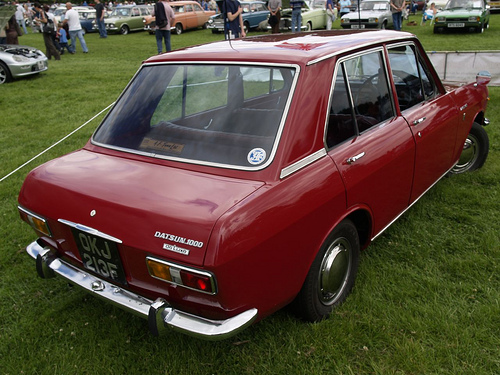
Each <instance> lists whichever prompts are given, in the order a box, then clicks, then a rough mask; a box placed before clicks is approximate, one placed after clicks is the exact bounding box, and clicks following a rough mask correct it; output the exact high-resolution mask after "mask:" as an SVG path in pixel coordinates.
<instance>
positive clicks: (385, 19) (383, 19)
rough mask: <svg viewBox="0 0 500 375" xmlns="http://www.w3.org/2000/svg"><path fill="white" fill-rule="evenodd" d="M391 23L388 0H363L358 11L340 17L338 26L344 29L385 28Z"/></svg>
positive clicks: (390, 25)
mask: <svg viewBox="0 0 500 375" xmlns="http://www.w3.org/2000/svg"><path fill="white" fill-rule="evenodd" d="M392 25H393V22H392V13H391V6H390V2H389V1H388V0H365V1H363V2H362V3H361V5H360V7H359V11H358V10H356V11H353V12H350V13H348V14H346V15H344V16H343V17H342V18H341V19H340V26H342V28H344V29H387V28H388V27H392Z"/></svg>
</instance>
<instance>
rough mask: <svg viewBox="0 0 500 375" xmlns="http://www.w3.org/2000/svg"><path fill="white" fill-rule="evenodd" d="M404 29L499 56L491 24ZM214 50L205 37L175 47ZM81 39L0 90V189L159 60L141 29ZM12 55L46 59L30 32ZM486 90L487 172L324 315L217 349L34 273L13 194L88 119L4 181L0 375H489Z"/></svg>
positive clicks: (492, 113) (417, 211) (440, 203)
mask: <svg viewBox="0 0 500 375" xmlns="http://www.w3.org/2000/svg"><path fill="white" fill-rule="evenodd" d="M415 19H416V20H420V16H419V17H415ZM337 23H338V21H337ZM405 25H406V22H405ZM337 27H338V24H337ZM404 29H405V30H407V31H411V32H414V33H416V34H418V35H419V37H420V38H421V40H422V41H423V44H424V46H425V47H426V49H427V50H429V51H430V50H452V51H455V50H460V51H464V50H488V49H490V50H491V49H494V50H498V49H500V48H499V47H500V43H499V42H498V40H499V37H500V15H493V17H492V25H491V27H490V29H489V30H487V31H486V32H485V33H484V34H482V35H480V34H453V35H434V34H433V33H432V28H431V27H428V26H427V27H420V26H404ZM218 39H222V36H221V35H213V34H211V33H210V31H208V30H200V31H196V32H187V33H185V34H183V35H180V36H175V35H174V36H172V44H173V48H174V49H176V48H180V47H182V46H186V45H192V44H196V43H204V42H208V41H211V40H218ZM86 40H87V44H88V46H89V49H90V53H89V54H87V55H84V54H83V53H81V48H80V47H79V46H78V47H77V51H78V53H77V54H76V55H64V56H62V60H61V61H51V62H50V68H49V70H48V72H46V73H43V74H41V75H40V76H39V77H34V78H29V79H24V80H19V81H16V82H14V83H12V84H6V85H1V86H0V113H1V114H2V121H1V122H0V129H1V131H0V145H1V147H0V159H1V160H2V162H1V163H0V178H2V177H4V176H5V175H7V174H8V173H10V172H11V171H13V170H14V169H16V168H17V167H18V166H20V165H22V164H23V163H24V162H26V161H27V160H29V159H31V158H32V157H33V156H35V155H37V154H38V153H40V152H41V151H42V150H44V149H46V148H47V147H49V146H50V145H52V144H54V143H55V142H57V141H58V140H60V139H61V138H63V137H64V136H65V135H66V134H68V133H70V132H71V131H73V130H74V129H76V128H78V127H79V126H80V125H81V124H83V123H85V122H86V121H87V120H89V119H90V118H91V117H93V116H94V115H95V114H97V113H99V111H101V110H102V109H103V108H105V107H107V106H108V105H109V104H111V103H112V102H113V101H114V100H116V98H117V97H118V95H119V94H120V92H121V91H122V90H123V88H124V87H125V85H126V84H127V82H128V81H129V80H130V78H131V77H132V76H133V75H134V73H135V72H136V70H137V69H138V67H139V65H140V64H141V62H142V61H143V60H144V59H146V58H147V57H149V56H150V55H153V54H155V53H156V44H155V39H154V37H153V36H150V35H148V34H147V33H142V32H141V33H133V34H130V35H127V36H119V35H111V36H109V37H108V38H107V39H105V40H103V39H99V37H98V35H97V34H90V35H87V36H86ZM21 43H22V44H27V45H32V46H36V47H39V48H42V50H44V48H43V40H42V37H41V35H33V34H29V35H25V36H23V37H21ZM490 94H491V101H490V107H489V111H488V113H487V115H488V117H489V118H490V120H491V125H490V126H489V127H488V128H487V131H488V133H489V136H490V155H489V157H488V160H487V161H486V164H485V166H484V167H483V169H481V170H479V171H477V172H474V173H471V174H467V175H461V176H454V177H452V178H446V179H443V180H442V181H441V182H439V183H438V184H437V185H436V186H435V187H433V188H432V189H431V190H430V191H429V193H428V194H427V195H426V196H425V197H423V198H422V199H421V200H420V201H419V202H418V203H417V204H416V205H415V206H414V207H412V208H411V209H410V210H409V211H408V212H407V213H406V214H405V215H403V216H402V218H401V219H400V220H399V221H398V222H396V223H395V224H394V225H393V226H392V227H390V228H389V229H388V230H387V231H386V232H384V234H383V235H382V236H380V237H379V238H378V239H377V240H376V241H375V242H374V243H373V244H372V245H371V246H370V247H369V249H368V250H367V251H365V252H364V253H363V254H362V257H361V264H360V269H359V275H358V279H357V282H356V286H355V288H354V290H353V294H352V295H351V296H350V297H349V298H348V299H347V301H346V303H345V304H344V305H342V306H341V308H339V309H338V310H337V311H336V312H335V313H334V314H333V315H332V317H331V318H330V319H328V320H326V321H323V322H321V323H318V324H309V323H304V322H302V321H299V320H297V319H296V318H295V317H294V316H293V315H292V314H290V313H289V312H288V311H287V310H286V309H285V310H282V311H279V312H278V313H276V314H274V315H272V316H270V317H268V318H266V319H265V320H263V321H261V322H260V323H258V324H256V325H254V326H252V327H250V328H249V329H247V330H245V331H244V332H243V333H241V334H240V335H238V336H237V337H235V338H233V339H230V340H226V341H223V342H215V343H213V342H206V341H200V340H196V339H193V338H190V337H187V336H183V335H180V334H176V333H172V335H170V336H168V337H161V338H155V337H152V336H151V335H150V334H149V333H148V330H147V323H146V321H144V320H142V319H140V318H136V317H134V316H132V315H130V314H129V313H126V312H124V311H122V310H120V309H118V308H115V307H112V306H110V305H109V304H107V303H104V302H102V301H100V300H97V299H95V298H93V297H91V296H89V295H87V294H86V293H84V292H82V291H80V290H79V289H72V288H70V287H68V285H67V284H66V283H65V282H64V281H63V280H61V279H51V280H42V279H40V278H38V277H37V276H36V271H35V265H34V262H33V260H32V259H31V258H29V257H28V256H27V255H26V253H25V251H24V247H25V246H26V245H27V244H28V243H29V242H31V241H32V240H33V239H34V237H35V236H34V233H33V232H32V231H31V230H30V229H29V228H28V226H27V225H26V224H24V223H23V222H21V220H20V219H19V217H18V214H17V207H16V201H17V194H18V192H19V189H20V186H21V184H22V181H23V179H24V177H25V176H26V174H27V173H28V171H29V170H30V169H32V168H34V167H36V166H37V165H39V164H41V163H42V162H44V161H46V160H49V159H52V158H54V157H58V156H60V155H62V154H65V153H67V152H70V151H72V150H74V149H76V148H79V147H81V146H83V145H84V144H85V142H86V141H87V139H88V138H89V137H90V135H91V133H92V132H93V130H94V129H95V128H96V126H97V125H98V122H99V118H97V119H96V120H94V121H92V122H90V123H89V124H88V125H86V126H85V127H83V128H82V129H81V130H80V131H78V132H77V133H75V134H74V135H72V136H71V137H69V138H68V139H67V140H65V141H64V142H62V143H61V144H59V145H57V146H55V147H54V148H52V149H51V150H49V151H48V152H47V153H45V154H44V155H42V156H41V157H40V158H38V159H36V160H35V161H34V162H33V163H31V164H30V165H29V166H27V167H24V168H22V169H21V170H20V171H18V172H16V173H14V174H12V175H11V176H10V177H8V178H6V179H5V180H4V181H2V182H0V210H1V215H2V216H1V218H0V316H1V320H0V374H138V373H145V374H190V375H194V374H364V373H366V374H474V375H476V374H499V373H500V277H499V272H500V270H499V259H500V236H499V233H500V220H499V212H500V183H499V177H500V130H499V126H498V124H499V122H500V112H499V107H498V103H500V88H491V91H490ZM100 117H102V116H100Z"/></svg>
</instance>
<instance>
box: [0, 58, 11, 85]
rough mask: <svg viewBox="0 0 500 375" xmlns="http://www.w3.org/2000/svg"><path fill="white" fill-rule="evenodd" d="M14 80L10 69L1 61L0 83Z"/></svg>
mask: <svg viewBox="0 0 500 375" xmlns="http://www.w3.org/2000/svg"><path fill="white" fill-rule="evenodd" d="M10 81H12V75H11V74H10V70H9V68H8V67H7V65H5V64H4V63H3V62H1V61H0V85H1V84H2V83H7V82H10Z"/></svg>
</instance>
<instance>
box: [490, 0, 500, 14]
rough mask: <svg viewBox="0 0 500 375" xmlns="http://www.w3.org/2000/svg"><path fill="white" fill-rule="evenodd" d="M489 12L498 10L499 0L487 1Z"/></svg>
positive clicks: (499, 8)
mask: <svg viewBox="0 0 500 375" xmlns="http://www.w3.org/2000/svg"><path fill="white" fill-rule="evenodd" d="M488 5H489V6H490V10H491V12H497V11H499V10H500V0H490V1H489V2H488Z"/></svg>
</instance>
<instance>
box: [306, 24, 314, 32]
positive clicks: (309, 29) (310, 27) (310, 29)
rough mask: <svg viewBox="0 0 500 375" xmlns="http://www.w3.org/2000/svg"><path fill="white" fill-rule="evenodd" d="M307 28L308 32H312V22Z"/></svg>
mask: <svg viewBox="0 0 500 375" xmlns="http://www.w3.org/2000/svg"><path fill="white" fill-rule="evenodd" d="M306 26H307V28H306V31H312V30H313V25H312V23H311V22H308V23H307V25H306Z"/></svg>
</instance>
